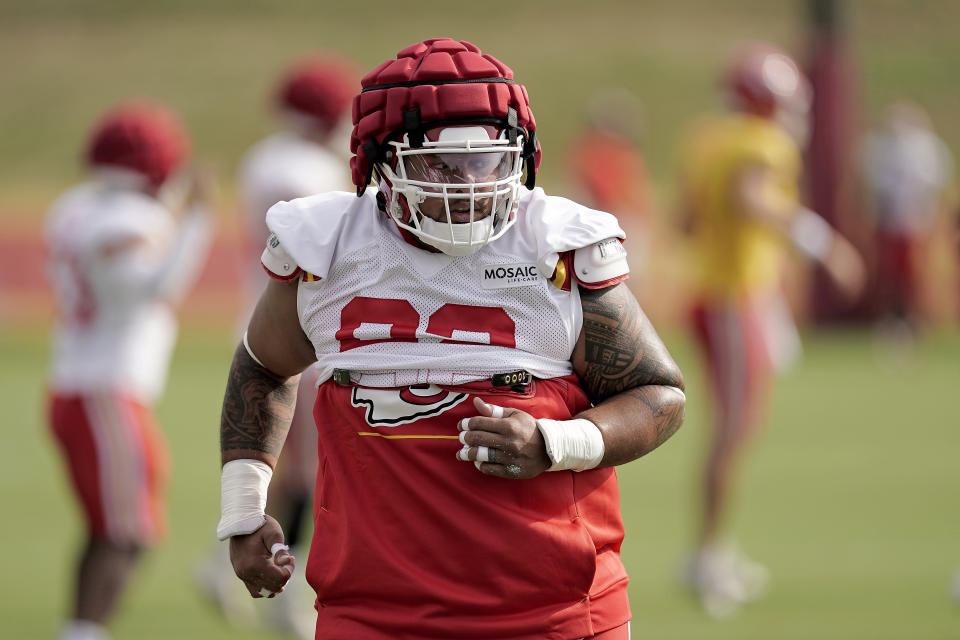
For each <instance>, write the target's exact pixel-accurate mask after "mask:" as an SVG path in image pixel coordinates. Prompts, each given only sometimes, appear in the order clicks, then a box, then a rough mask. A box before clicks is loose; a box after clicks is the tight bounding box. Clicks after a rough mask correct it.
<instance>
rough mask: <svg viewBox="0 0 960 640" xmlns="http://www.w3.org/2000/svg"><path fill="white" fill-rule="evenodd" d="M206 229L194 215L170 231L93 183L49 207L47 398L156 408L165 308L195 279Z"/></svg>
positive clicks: (143, 201) (167, 221) (147, 203)
mask: <svg viewBox="0 0 960 640" xmlns="http://www.w3.org/2000/svg"><path fill="white" fill-rule="evenodd" d="M208 226H209V225H208V216H206V215H203V214H201V213H192V214H189V215H186V216H185V217H184V221H183V222H182V223H181V224H180V225H179V226H178V225H177V224H176V223H175V220H174V218H173V216H172V215H171V213H170V212H169V211H168V210H167V209H166V208H165V207H164V206H162V205H161V204H160V203H159V202H158V201H157V200H156V199H154V198H152V197H149V196H147V195H144V194H142V193H138V192H136V191H130V190H122V189H117V188H113V187H108V186H106V185H103V184H98V183H89V184H84V185H81V186H78V187H75V188H73V189H71V190H70V191H68V192H67V193H66V194H64V195H63V196H62V197H61V198H60V199H59V200H58V201H57V202H56V203H54V205H53V207H52V208H51V211H50V214H49V217H48V225H47V247H48V261H49V262H48V275H49V278H50V281H51V284H52V286H53V291H54V295H55V297H56V300H57V306H58V316H57V321H56V326H55V330H54V336H53V354H52V363H51V381H50V384H51V387H52V389H53V390H55V391H58V392H64V393H88V392H95V391H104V390H116V391H122V392H126V393H131V394H133V395H135V396H136V397H138V398H139V399H141V400H142V401H144V402H147V403H149V402H152V401H153V400H154V399H156V397H157V396H158V395H159V394H160V393H161V392H162V390H163V386H164V383H165V380H166V375H167V369H168V365H169V361H170V354H171V351H172V349H173V346H174V342H175V339H176V330H177V328H176V319H175V317H174V314H173V311H172V309H171V303H173V302H176V300H177V299H178V298H179V297H181V296H182V295H183V294H184V293H185V292H186V289H187V287H188V286H189V284H190V283H191V282H192V280H193V278H194V276H195V274H196V272H197V271H198V270H199V267H200V265H201V263H202V261H203V258H204V257H205V255H206V246H207V242H208V239H209V229H208Z"/></svg>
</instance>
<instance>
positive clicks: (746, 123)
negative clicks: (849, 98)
mask: <svg viewBox="0 0 960 640" xmlns="http://www.w3.org/2000/svg"><path fill="white" fill-rule="evenodd" d="M757 165H760V166H764V167H767V168H769V169H770V170H771V171H772V174H773V176H774V180H773V185H772V187H773V188H774V189H775V190H776V191H777V193H775V194H771V195H773V196H775V197H778V198H786V199H789V200H790V201H794V202H795V201H796V200H797V197H798V196H797V190H798V181H799V177H800V171H801V166H802V164H801V158H800V152H799V150H798V149H797V146H796V143H794V141H793V139H792V138H790V136H789V135H788V134H787V133H786V132H785V131H784V130H783V129H781V128H780V127H779V126H778V125H777V124H776V123H774V122H771V121H769V120H765V119H762V118H756V117H752V116H747V115H742V114H728V115H724V116H721V117H717V118H714V119H710V120H708V121H706V122H704V123H702V124H701V125H700V126H699V127H697V128H695V129H694V131H693V133H692V135H691V136H690V137H689V138H688V139H687V141H686V144H685V146H684V147H683V149H682V156H681V180H682V189H683V192H684V199H685V201H686V207H687V213H688V215H689V216H690V217H691V220H690V226H691V232H692V234H693V242H694V250H695V253H696V255H695V256H694V258H693V260H694V271H693V276H694V284H695V286H696V287H697V288H698V289H699V290H700V292H701V293H703V294H706V295H710V296H737V295H741V294H753V293H759V292H761V291H764V290H767V289H769V288H771V287H775V286H777V283H778V281H779V278H780V270H781V268H782V263H783V261H784V259H785V257H786V253H787V251H788V249H787V246H786V245H785V244H784V242H783V241H782V240H781V239H780V237H779V236H778V235H777V234H776V233H775V232H774V231H772V230H771V229H769V228H767V227H765V226H763V225H762V224H760V223H758V222H756V221H753V220H750V219H748V218H747V217H746V215H744V213H743V212H742V211H740V210H738V207H737V204H736V197H735V195H734V184H735V181H736V176H737V174H738V173H739V172H740V171H742V170H743V169H745V168H747V167H750V166H757ZM787 209H788V210H789V209H792V208H790V207H788V208H787Z"/></svg>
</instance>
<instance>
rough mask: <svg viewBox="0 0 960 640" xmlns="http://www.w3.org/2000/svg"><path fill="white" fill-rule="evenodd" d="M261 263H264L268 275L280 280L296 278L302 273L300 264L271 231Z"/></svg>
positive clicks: (289, 280) (288, 280)
mask: <svg viewBox="0 0 960 640" xmlns="http://www.w3.org/2000/svg"><path fill="white" fill-rule="evenodd" d="M260 264H261V265H263V268H264V270H265V271H266V272H267V275H269V276H270V277H271V278H273V279H274V280H279V281H280V282H291V281H293V280H296V279H297V278H298V277H299V276H300V273H301V269H300V266H299V265H298V264H297V263H296V262H294V260H293V258H292V257H291V256H290V254H289V253H287V250H286V249H284V248H283V245H281V244H280V239H279V238H277V234H275V233H271V234H270V237H269V238H267V246H266V248H265V249H264V250H263V254H261V256H260Z"/></svg>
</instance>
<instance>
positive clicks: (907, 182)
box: [863, 128, 953, 234]
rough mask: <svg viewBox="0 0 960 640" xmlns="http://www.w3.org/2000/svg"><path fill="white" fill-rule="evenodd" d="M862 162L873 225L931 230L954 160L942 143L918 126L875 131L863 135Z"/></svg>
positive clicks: (901, 230) (908, 230)
mask: <svg viewBox="0 0 960 640" xmlns="http://www.w3.org/2000/svg"><path fill="white" fill-rule="evenodd" d="M863 162H864V173H865V177H866V182H867V186H868V188H869V189H870V191H871V192H872V193H871V196H872V198H873V199H874V204H875V208H876V212H875V213H876V216H877V220H876V223H877V226H878V227H879V228H881V229H884V230H886V231H892V232H896V233H905V234H917V233H921V234H922V233H925V232H927V231H929V229H930V226H931V225H932V224H933V221H934V219H935V217H936V215H937V212H938V209H939V207H940V203H941V198H942V196H943V194H944V191H945V190H946V189H947V187H948V185H949V184H950V181H951V180H952V178H953V158H952V157H951V156H950V151H949V150H948V149H947V147H946V145H945V144H944V143H943V141H941V140H940V138H938V137H937V136H936V135H935V134H934V133H933V132H932V131H929V130H926V129H922V128H912V129H907V130H904V131H902V132H900V133H898V134H896V135H894V134H891V133H888V132H875V133H872V134H870V135H869V136H867V139H866V143H865V145H864V158H863Z"/></svg>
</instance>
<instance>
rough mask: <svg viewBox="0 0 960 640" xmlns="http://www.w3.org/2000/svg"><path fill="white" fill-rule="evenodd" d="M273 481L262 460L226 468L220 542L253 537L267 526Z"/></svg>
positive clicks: (237, 462) (222, 476) (222, 478)
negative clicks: (267, 512) (269, 494)
mask: <svg viewBox="0 0 960 640" xmlns="http://www.w3.org/2000/svg"><path fill="white" fill-rule="evenodd" d="M271 477H273V469H271V468H270V465H268V464H267V463H265V462H261V461H260V460H249V459H243V460H231V461H230V462H228V463H227V464H225V465H223V470H222V471H221V474H220V523H219V524H218V525H217V538H218V539H220V540H226V539H227V538H230V537H232V536H242V535H246V534H248V533H253V532H254V531H256V530H257V529H259V528H260V527H262V526H263V523H264V522H266V521H267V518H266V516H265V515H264V509H265V508H266V506H267V487H269V486H270V478H271Z"/></svg>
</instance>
